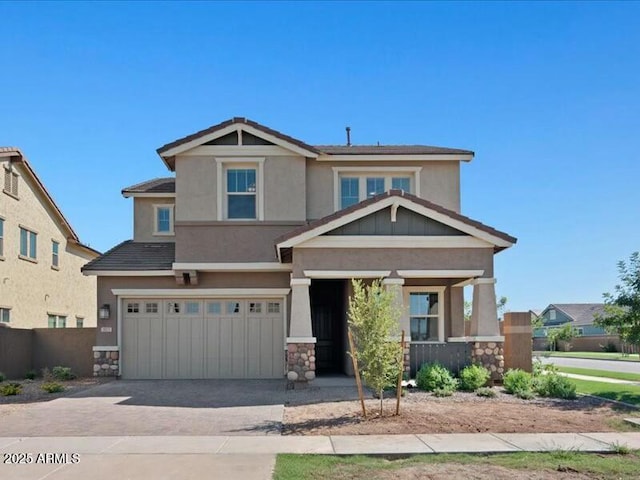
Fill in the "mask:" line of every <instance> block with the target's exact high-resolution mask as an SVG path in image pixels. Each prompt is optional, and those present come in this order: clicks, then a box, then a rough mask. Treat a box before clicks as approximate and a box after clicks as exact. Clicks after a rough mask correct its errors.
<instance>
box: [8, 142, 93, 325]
mask: <svg viewBox="0 0 640 480" xmlns="http://www.w3.org/2000/svg"><path fill="white" fill-rule="evenodd" d="M0 173H1V174H2V175H3V179H4V183H3V186H2V192H0V326H2V325H4V326H9V327H13V328H46V327H51V328H63V327H67V328H69V327H95V326H96V317H97V310H96V283H97V282H96V279H95V278H87V277H86V276H84V275H82V272H81V271H80V269H81V268H82V266H83V265H84V264H85V263H87V262H88V261H89V260H93V259H95V258H96V257H98V255H99V252H97V251H95V250H94V249H92V248H90V247H88V246H86V245H83V244H82V243H81V242H80V240H79V238H78V235H77V234H76V232H75V231H74V230H73V228H71V225H70V224H69V222H68V221H67V219H66V218H65V217H64V215H63V214H62V211H61V210H60V208H58V206H57V205H56V203H55V202H54V200H53V198H52V197H51V195H50V194H49V192H48V191H47V189H46V188H45V187H44V185H43V183H42V182H41V181H40V179H39V178H38V176H37V175H36V173H35V171H34V170H33V168H32V167H31V165H30V164H29V162H28V161H27V159H26V158H25V156H24V155H23V154H22V152H21V151H20V150H19V149H18V148H15V147H0Z"/></svg>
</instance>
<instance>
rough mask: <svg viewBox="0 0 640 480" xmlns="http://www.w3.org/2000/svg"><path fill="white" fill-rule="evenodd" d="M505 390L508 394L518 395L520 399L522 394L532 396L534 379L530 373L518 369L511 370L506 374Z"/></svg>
mask: <svg viewBox="0 0 640 480" xmlns="http://www.w3.org/2000/svg"><path fill="white" fill-rule="evenodd" d="M503 382H504V389H505V391H506V392H507V393H511V394H512V395H516V396H518V397H520V398H524V397H522V394H524V395H526V396H529V395H528V394H532V388H533V378H532V376H531V374H530V373H528V372H525V371H524V370H520V369H519V368H516V369H515V370H512V369H509V370H507V373H505V374H504V380H503Z"/></svg>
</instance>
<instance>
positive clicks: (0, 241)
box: [0, 218, 4, 258]
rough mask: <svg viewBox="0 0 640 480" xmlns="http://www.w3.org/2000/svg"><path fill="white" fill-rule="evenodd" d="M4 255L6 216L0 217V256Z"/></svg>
mask: <svg viewBox="0 0 640 480" xmlns="http://www.w3.org/2000/svg"><path fill="white" fill-rule="evenodd" d="M2 257H4V218H0V258H2Z"/></svg>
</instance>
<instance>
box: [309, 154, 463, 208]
mask: <svg viewBox="0 0 640 480" xmlns="http://www.w3.org/2000/svg"><path fill="white" fill-rule="evenodd" d="M400 166H402V167H405V166H411V167H422V170H421V171H420V197H422V198H425V199H427V200H429V201H431V202H434V203H437V204H438V205H441V206H443V207H445V208H448V209H450V210H453V211H455V212H460V164H459V162H457V161H451V162H448V161H432V162H429V161H425V162H410V161H409V162H371V163H367V162H318V161H316V160H313V159H307V171H306V178H307V218H308V219H310V220H315V219H318V218H322V217H325V216H327V215H330V214H331V213H333V212H334V173H333V167H358V168H364V167H372V168H376V167H400ZM373 175H382V174H380V173H379V172H377V173H375V174H373Z"/></svg>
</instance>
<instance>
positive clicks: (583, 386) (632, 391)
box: [571, 378, 640, 406]
mask: <svg viewBox="0 0 640 480" xmlns="http://www.w3.org/2000/svg"><path fill="white" fill-rule="evenodd" d="M571 381H572V382H574V383H575V384H576V387H577V388H576V389H577V391H578V393H589V394H591V395H595V396H597V397H602V398H608V399H610V400H617V401H619V402H625V403H630V404H632V405H637V406H640V387H638V386H635V385H625V384H620V383H604V382H590V381H586V380H577V379H575V378H572V379H571Z"/></svg>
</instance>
